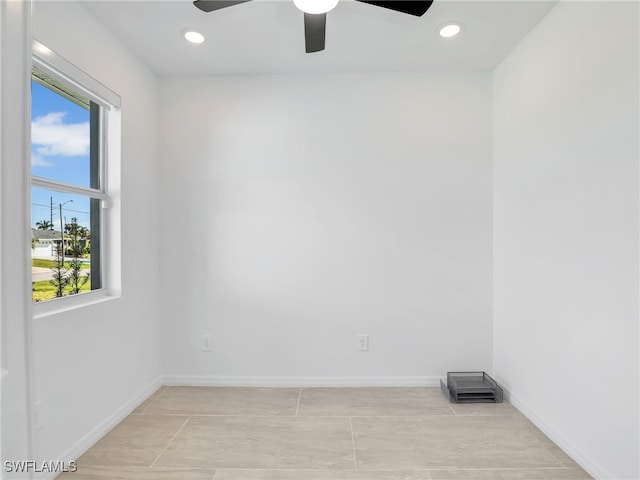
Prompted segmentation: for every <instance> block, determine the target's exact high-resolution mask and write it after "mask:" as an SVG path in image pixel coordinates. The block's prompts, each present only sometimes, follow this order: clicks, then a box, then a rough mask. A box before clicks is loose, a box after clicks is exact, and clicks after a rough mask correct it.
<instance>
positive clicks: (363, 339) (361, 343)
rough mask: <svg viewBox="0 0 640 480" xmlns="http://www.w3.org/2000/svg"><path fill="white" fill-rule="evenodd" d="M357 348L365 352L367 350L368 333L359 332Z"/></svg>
mask: <svg viewBox="0 0 640 480" xmlns="http://www.w3.org/2000/svg"><path fill="white" fill-rule="evenodd" d="M358 350H360V351H361V352H366V351H368V350H369V335H367V334H364V333H361V334H360V335H358Z"/></svg>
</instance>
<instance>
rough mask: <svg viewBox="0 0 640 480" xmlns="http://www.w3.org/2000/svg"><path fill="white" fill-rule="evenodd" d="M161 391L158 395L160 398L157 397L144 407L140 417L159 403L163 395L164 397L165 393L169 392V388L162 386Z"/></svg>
mask: <svg viewBox="0 0 640 480" xmlns="http://www.w3.org/2000/svg"><path fill="white" fill-rule="evenodd" d="M159 390H162V391H161V392H160V393H159V394H158V396H157V397H155V398H154V399H152V400H151V401H150V402H149V404H148V405H147V406H146V407H144V408H143V409H142V410H140V413H138V415H142V414H144V412H146V411H147V409H148V408H149V407H150V406H151V405H153V404H154V403H156V402H157V401H158V399H159V398H160V397H161V396H162V395H164V393H165V392H166V391H167V390H169V387H167V386H166V385H163V386H161V387H160V389H159ZM154 393H155V392H154ZM143 403H144V402H143ZM138 408H140V407H138Z"/></svg>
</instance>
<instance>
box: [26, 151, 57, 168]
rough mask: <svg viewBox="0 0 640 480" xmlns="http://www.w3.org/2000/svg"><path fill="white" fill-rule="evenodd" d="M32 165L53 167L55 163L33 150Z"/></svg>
mask: <svg viewBox="0 0 640 480" xmlns="http://www.w3.org/2000/svg"><path fill="white" fill-rule="evenodd" d="M31 165H33V166H34V167H53V163H51V162H47V161H46V160H45V159H44V158H42V156H41V155H38V154H37V153H34V152H31Z"/></svg>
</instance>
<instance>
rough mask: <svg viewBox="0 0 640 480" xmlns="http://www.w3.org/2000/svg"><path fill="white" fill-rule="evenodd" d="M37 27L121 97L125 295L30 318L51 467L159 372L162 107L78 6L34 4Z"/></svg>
mask: <svg viewBox="0 0 640 480" xmlns="http://www.w3.org/2000/svg"><path fill="white" fill-rule="evenodd" d="M33 25H34V36H35V37H36V38H37V39H38V40H40V41H41V42H43V43H44V44H45V45H47V46H48V47H49V48H51V49H53V50H54V51H55V52H57V53H58V54H59V55H62V56H63V57H65V58H66V59H67V60H68V61H70V62H72V63H73V64H75V65H76V66H77V67H79V68H80V69H82V70H84V71H85V72H86V73H88V74H89V75H91V76H93V77H94V78H96V79H97V80H99V81H100V82H102V83H103V84H104V85H106V86H107V87H109V88H110V89H111V90H113V91H115V92H116V93H118V94H119V95H120V96H121V98H122V162H121V163H122V164H121V183H120V188H119V189H118V190H119V191H118V192H117V196H116V198H117V202H116V205H114V208H117V206H118V205H117V204H118V203H119V204H120V206H121V216H122V218H121V233H122V297H121V298H119V299H115V300H110V301H108V302H105V303H100V304H97V305H93V306H90V307H84V308H80V309H76V310H73V311H69V312H66V313H61V314H58V315H53V316H49V317H45V318H39V319H36V320H35V365H36V379H35V380H36V388H35V391H36V400H37V401H40V402H42V406H41V408H40V418H41V421H42V428H41V429H40V430H38V431H37V445H36V446H37V454H38V457H39V458H40V459H49V460H50V459H54V458H57V457H58V456H59V455H62V454H63V453H65V452H73V451H75V450H74V448H75V449H77V447H78V446H79V445H82V438H83V437H84V436H85V435H88V434H89V435H90V434H91V432H96V431H97V430H94V429H96V428H98V430H99V428H100V427H103V428H104V426H105V424H102V422H104V421H107V422H108V420H109V418H112V417H111V416H112V415H114V414H116V415H117V414H118V413H122V409H123V408H125V409H126V407H127V405H128V406H132V404H131V403H130V402H131V401H132V400H133V401H135V400H136V398H137V397H139V396H140V395H141V394H143V393H144V392H145V391H147V390H148V389H149V387H150V386H152V384H153V383H154V382H156V381H157V380H158V378H159V376H160V374H161V361H160V341H159V322H158V312H159V307H158V277H159V266H158V253H159V247H158V246H157V242H156V239H157V236H158V232H159V231H160V229H159V209H158V202H157V198H158V185H157V184H158V157H157V153H158V122H157V118H158V108H159V104H158V82H157V79H156V77H155V76H154V75H153V74H151V73H150V71H149V70H148V69H147V68H146V67H144V66H143V65H142V64H141V63H140V62H139V61H138V60H137V59H135V58H134V57H132V56H131V55H130V54H129V53H128V52H127V51H126V49H125V48H123V47H122V46H120V44H119V43H118V41H117V40H116V39H115V38H114V37H113V36H111V34H110V33H108V32H107V31H106V30H105V29H104V28H103V27H102V25H101V24H99V23H98V22H97V21H96V20H95V19H94V18H93V17H92V16H91V15H90V14H89V13H88V12H87V11H86V10H85V9H84V7H82V6H81V5H79V4H77V3H76V2H37V3H36V4H35V7H34V18H33ZM112 227H113V228H116V229H117V226H112ZM85 440H86V439H85ZM78 442H81V443H78ZM87 446H88V445H87ZM65 460H70V458H65Z"/></svg>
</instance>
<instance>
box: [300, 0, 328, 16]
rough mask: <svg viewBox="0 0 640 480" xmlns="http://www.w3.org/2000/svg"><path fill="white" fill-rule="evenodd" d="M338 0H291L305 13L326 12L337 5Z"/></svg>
mask: <svg viewBox="0 0 640 480" xmlns="http://www.w3.org/2000/svg"><path fill="white" fill-rule="evenodd" d="M338 1H339V0H293V3H294V4H295V6H296V7H298V9H299V10H302V11H303V12H305V13H314V14H318V13H327V12H328V11H329V10H333V9H334V8H336V5H338Z"/></svg>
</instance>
